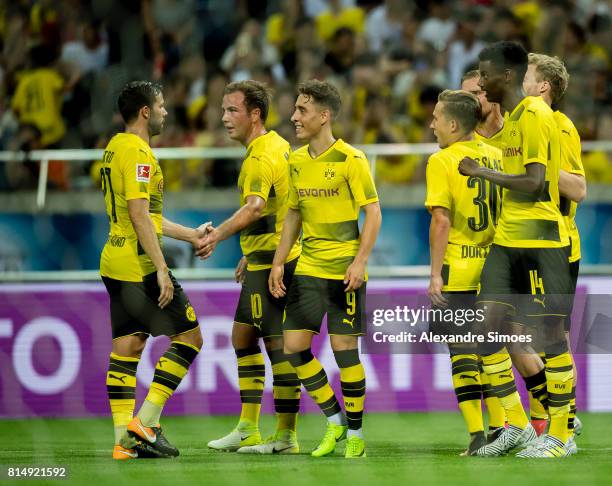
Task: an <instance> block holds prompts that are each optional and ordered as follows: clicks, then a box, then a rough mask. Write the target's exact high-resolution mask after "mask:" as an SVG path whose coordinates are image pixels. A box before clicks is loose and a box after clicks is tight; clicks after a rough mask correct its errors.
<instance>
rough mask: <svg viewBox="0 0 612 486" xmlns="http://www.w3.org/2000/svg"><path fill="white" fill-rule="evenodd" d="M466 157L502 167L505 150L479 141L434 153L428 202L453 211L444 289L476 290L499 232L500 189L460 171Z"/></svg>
mask: <svg viewBox="0 0 612 486" xmlns="http://www.w3.org/2000/svg"><path fill="white" fill-rule="evenodd" d="M464 157H470V158H472V159H474V160H476V161H477V162H478V163H479V164H480V165H482V166H484V167H488V168H489V169H494V170H501V159H502V153H501V150H499V149H497V148H495V147H492V146H491V145H488V144H486V143H483V142H482V141H480V140H471V141H465V142H456V143H454V144H452V145H450V146H449V147H446V148H445V149H442V150H441V151H439V152H436V153H435V154H433V155H432V156H430V157H429V160H428V162H427V172H426V177H427V195H426V199H425V206H426V207H427V208H428V209H429V210H431V209H432V208H434V207H443V208H446V209H448V210H449V213H450V223H451V228H450V233H449V237H448V247H447V250H446V254H445V255H444V265H445V266H446V271H447V272H448V271H449V269H450V272H449V274H448V275H446V278H445V285H444V290H449V291H466V290H476V289H477V288H478V284H479V282H480V272H481V271H482V266H483V265H484V260H485V257H486V256H487V253H488V247H489V245H490V244H491V243H492V242H493V237H494V236H495V226H496V224H497V218H498V216H499V210H500V207H501V197H500V190H499V188H498V187H497V186H496V185H495V184H491V183H490V182H489V181H487V180H485V179H483V178H481V177H466V176H463V175H461V174H460V173H459V169H458V167H459V162H461V160H462V159H463V158H464Z"/></svg>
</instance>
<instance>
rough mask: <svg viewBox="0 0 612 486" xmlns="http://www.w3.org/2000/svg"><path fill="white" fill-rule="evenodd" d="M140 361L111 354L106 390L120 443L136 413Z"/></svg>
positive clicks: (117, 440)
mask: <svg viewBox="0 0 612 486" xmlns="http://www.w3.org/2000/svg"><path fill="white" fill-rule="evenodd" d="M138 361H140V360H139V358H128V357H126V356H119V355H117V354H115V353H111V354H110V360H109V365H108V372H107V373H106V391H107V393H108V401H109V402H110V409H111V414H112V416H113V425H114V428H115V444H119V442H120V440H121V437H122V436H123V434H124V433H125V431H126V430H127V426H128V424H129V423H130V421H131V420H132V416H133V414H134V407H135V406H136V368H137V367H138Z"/></svg>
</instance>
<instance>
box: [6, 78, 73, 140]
mask: <svg viewBox="0 0 612 486" xmlns="http://www.w3.org/2000/svg"><path fill="white" fill-rule="evenodd" d="M63 89H64V79H63V78H62V77H61V76H60V75H59V74H58V73H57V71H55V70H54V69H50V68H40V69H35V70H33V71H30V72H27V73H25V74H24V75H23V76H22V77H21V79H20V80H19V83H18V84H17V89H16V90H15V96H13V102H12V108H13V111H15V112H17V113H18V118H19V122H20V123H22V124H29V125H34V126H35V127H36V128H38V130H40V133H41V134H42V138H41V143H42V144H43V146H48V145H51V144H54V143H56V142H59V141H60V140H61V139H62V137H63V136H64V133H66V127H65V125H64V120H63V119H62V90H63Z"/></svg>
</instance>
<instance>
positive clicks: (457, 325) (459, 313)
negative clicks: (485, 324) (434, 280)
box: [429, 290, 481, 336]
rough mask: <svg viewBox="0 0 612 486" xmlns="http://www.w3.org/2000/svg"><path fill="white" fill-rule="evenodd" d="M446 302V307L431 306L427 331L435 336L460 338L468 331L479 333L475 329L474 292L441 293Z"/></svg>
mask: <svg viewBox="0 0 612 486" xmlns="http://www.w3.org/2000/svg"><path fill="white" fill-rule="evenodd" d="M442 296H443V297H444V298H445V299H446V300H447V302H448V304H447V306H446V307H444V308H441V307H436V306H434V305H432V306H431V307H432V310H433V311H434V312H432V313H431V318H430V320H429V331H430V332H431V333H432V334H434V335H437V336H461V335H464V334H466V333H467V332H468V331H470V332H472V333H474V334H475V333H477V332H480V331H481V329H480V328H477V323H478V320H477V319H476V318H475V313H476V291H475V290H474V291H470V290H467V291H459V292H443V293H442Z"/></svg>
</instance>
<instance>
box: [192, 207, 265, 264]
mask: <svg viewBox="0 0 612 486" xmlns="http://www.w3.org/2000/svg"><path fill="white" fill-rule="evenodd" d="M265 208H266V201H265V200H264V199H263V198H261V197H259V196H255V195H251V196H247V198H246V200H245V204H244V206H242V207H241V208H240V209H239V210H238V211H236V212H235V213H234V214H232V215H231V216H230V217H229V218H228V219H226V220H225V221H224V222H223V223H221V224H220V225H219V226H218V227H216V228H212V229H211V231H210V232H209V233H208V235H207V236H206V239H205V241H204V243H203V245H202V246H201V247H200V248H199V249H198V250H197V251H196V255H197V256H199V257H200V258H203V259H205V258H208V257H209V256H210V255H212V252H213V251H214V249H215V247H216V246H217V244H218V243H219V242H221V241H223V240H227V239H228V238H229V237H230V236H232V235H234V234H236V233H238V232H239V231H241V230H243V229H244V228H246V227H247V226H248V225H250V224H251V223H254V222H255V221H257V220H258V219H259V218H261V215H262V213H263V211H264V209H265Z"/></svg>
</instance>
